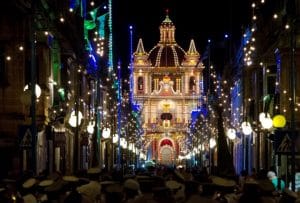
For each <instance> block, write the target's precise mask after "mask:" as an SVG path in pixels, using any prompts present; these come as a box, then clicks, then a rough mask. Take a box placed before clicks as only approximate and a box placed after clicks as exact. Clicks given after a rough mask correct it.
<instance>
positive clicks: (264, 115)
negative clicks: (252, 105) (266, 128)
mask: <svg viewBox="0 0 300 203" xmlns="http://www.w3.org/2000/svg"><path fill="white" fill-rule="evenodd" d="M266 118H271V116H270V114H269V113H266V112H261V113H260V114H259V122H262V121H263V120H264V119H266Z"/></svg>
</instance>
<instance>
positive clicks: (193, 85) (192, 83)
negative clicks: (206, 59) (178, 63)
mask: <svg viewBox="0 0 300 203" xmlns="http://www.w3.org/2000/svg"><path fill="white" fill-rule="evenodd" d="M189 86H190V91H191V92H194V91H196V79H195V77H194V76H192V77H190V84H189Z"/></svg>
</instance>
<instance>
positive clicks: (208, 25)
mask: <svg viewBox="0 0 300 203" xmlns="http://www.w3.org/2000/svg"><path fill="white" fill-rule="evenodd" d="M250 3H251V2H250V1H249V0H176V1H175V0H115V1H114V11H113V12H114V14H113V15H114V19H113V20H114V28H113V29H114V33H115V34H114V41H115V44H114V46H115V49H116V55H115V57H116V58H117V59H118V60H121V62H122V64H123V66H124V67H127V65H128V59H129V55H130V54H129V51H128V50H129V28H128V27H129V25H132V26H133V29H134V36H133V38H134V39H133V40H134V43H133V48H134V50H135V49H136V45H137V41H138V39H139V38H142V39H143V42H144V47H145V49H146V51H149V50H150V49H151V48H152V47H153V46H154V45H156V43H157V42H158V40H159V25H160V23H161V22H162V21H163V20H164V18H165V13H166V12H165V11H166V9H169V16H170V18H171V20H172V21H173V22H174V24H175V26H176V35H175V37H176V41H177V43H178V44H179V45H180V46H182V48H183V49H185V50H186V49H187V48H188V45H189V41H190V39H191V38H194V40H195V43H196V46H197V49H198V51H199V52H200V54H203V53H204V52H205V47H206V46H207V40H208V39H211V40H212V42H215V43H214V44H215V45H216V44H222V41H224V35H225V33H228V34H229V35H230V37H231V39H237V40H238V39H239V38H240V37H241V35H242V27H243V25H247V24H248V23H249V16H250V14H251V9H250ZM237 40H235V41H237ZM217 46H218V45H217ZM216 53H217V54H216V55H219V54H218V52H216ZM215 58H216V60H219V59H218V56H215Z"/></svg>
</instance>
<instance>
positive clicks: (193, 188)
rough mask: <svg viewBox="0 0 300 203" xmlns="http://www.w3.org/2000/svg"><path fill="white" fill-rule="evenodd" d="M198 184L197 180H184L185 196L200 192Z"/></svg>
mask: <svg viewBox="0 0 300 203" xmlns="http://www.w3.org/2000/svg"><path fill="white" fill-rule="evenodd" d="M199 186H200V184H199V182H197V181H186V182H185V190H184V192H185V197H186V198H189V197H190V196H192V195H195V194H200V188H199Z"/></svg>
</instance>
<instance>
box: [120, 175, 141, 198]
mask: <svg viewBox="0 0 300 203" xmlns="http://www.w3.org/2000/svg"><path fill="white" fill-rule="evenodd" d="M123 189H124V194H125V198H126V199H133V198H135V197H136V196H138V195H139V194H140V184H139V183H138V182H137V181H136V180H134V179H127V180H126V181H125V182H124V184H123Z"/></svg>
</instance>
